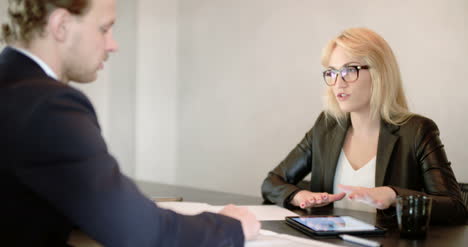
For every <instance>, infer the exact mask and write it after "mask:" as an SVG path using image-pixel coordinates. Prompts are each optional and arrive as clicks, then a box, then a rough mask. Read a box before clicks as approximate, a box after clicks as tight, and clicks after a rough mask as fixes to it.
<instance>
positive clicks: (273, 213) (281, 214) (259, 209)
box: [156, 202, 297, 221]
mask: <svg viewBox="0 0 468 247" xmlns="http://www.w3.org/2000/svg"><path fill="white" fill-rule="evenodd" d="M156 204H157V205H158V206H159V207H161V208H165V209H170V210H172V211H174V212H177V213H179V214H185V215H195V214H199V213H201V212H212V213H217V212H219V211H221V209H222V208H223V207H224V206H213V205H210V204H207V203H201V202H158V203H156ZM239 207H246V208H248V209H249V210H250V211H251V212H252V213H253V214H254V215H255V216H256V217H257V220H259V221H265V220H284V218H285V217H286V216H297V214H296V213H293V212H291V211H289V210H287V209H285V208H282V207H279V206H276V205H245V206H242V205H239Z"/></svg>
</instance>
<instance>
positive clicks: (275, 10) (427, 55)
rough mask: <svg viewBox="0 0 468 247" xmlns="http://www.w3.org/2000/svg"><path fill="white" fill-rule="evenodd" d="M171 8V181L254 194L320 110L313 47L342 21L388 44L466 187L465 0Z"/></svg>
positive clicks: (263, 1) (213, 1)
mask: <svg viewBox="0 0 468 247" xmlns="http://www.w3.org/2000/svg"><path fill="white" fill-rule="evenodd" d="M344 6H345V7H344ZM179 9H180V13H179V30H180V31H179V52H180V55H179V98H178V100H179V105H178V114H179V115H178V124H179V128H178V135H179V139H178V145H177V146H178V152H177V156H178V158H179V162H178V164H177V183H181V184H185V185H191V186H196V187H203V188H210V189H217V190H226V191H231V192H239V193H243V194H251V195H259V191H260V184H261V182H262V180H263V178H264V177H265V175H266V173H267V172H268V171H269V170H270V169H272V168H273V167H274V166H275V165H276V164H278V163H279V162H280V161H281V160H282V159H283V158H284V157H285V155H286V154H287V153H288V152H289V151H290V150H291V149H292V148H293V147H294V146H295V145H296V143H297V142H299V141H300V139H301V138H302V137H303V135H304V134H305V132H306V131H307V130H308V129H309V128H310V127H311V126H312V124H313V122H314V120H315V118H316V117H317V115H318V113H319V112H320V111H321V109H322V104H321V103H322V102H321V96H322V92H323V90H324V83H323V82H322V78H321V71H322V68H321V66H320V63H319V61H320V53H321V49H322V47H323V46H324V45H325V43H326V41H328V40H329V39H330V38H333V37H334V36H335V35H337V34H338V33H339V32H340V31H341V30H343V29H345V28H347V27H353V26H366V27H369V28H371V29H374V30H376V31H377V32H378V33H380V34H382V35H383V37H384V38H386V39H387V41H388V42H389V43H390V45H391V46H392V47H393V49H394V51H395V53H396V55H397V57H398V59H399V62H400V66H401V70H402V73H403V78H404V82H405V87H406V89H407V96H408V98H409V101H410V105H411V110H413V111H414V112H417V113H421V114H423V115H426V116H428V117H430V118H432V119H434V120H435V121H436V122H437V123H438V125H439V127H440V129H441V136H442V140H443V142H444V143H445V145H446V150H447V153H448V156H449V159H450V160H451V161H452V162H453V169H454V171H455V173H456V174H457V177H458V179H459V180H460V181H465V182H467V181H468V168H466V166H465V164H466V162H467V161H468V154H467V152H464V150H463V148H464V142H465V141H464V140H468V130H466V128H465V127H464V123H466V122H467V121H468V117H467V115H466V114H465V112H464V110H465V108H466V107H467V106H468V104H467V103H466V100H464V95H465V91H467V90H468V84H467V83H466V79H465V78H464V76H463V72H462V71H465V70H466V57H467V56H468V45H467V44H468V36H467V33H468V32H467V29H466V28H467V26H468V25H467V24H468V19H467V18H468V17H467V16H468V2H467V1H466V0H453V1H444V0H433V1H427V0H413V1H406V0H396V1H367V0H356V1H353V2H352V3H350V2H349V1H337V0H335V1H303V0H290V1H284V0H236V1H232V0H204V1H191V0H181V1H179Z"/></svg>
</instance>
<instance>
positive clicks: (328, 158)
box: [323, 121, 350, 193]
mask: <svg viewBox="0 0 468 247" xmlns="http://www.w3.org/2000/svg"><path fill="white" fill-rule="evenodd" d="M349 126H350V121H347V122H346V123H345V124H344V125H342V126H340V125H339V124H336V125H335V126H334V129H332V130H331V131H330V138H329V139H327V140H326V144H325V145H326V147H327V149H326V150H328V152H327V153H326V154H325V155H324V158H325V159H324V161H325V163H324V164H326V166H328V167H327V168H326V169H324V170H325V171H324V178H323V181H324V191H325V192H328V193H333V182H334V180H335V172H336V166H337V163H338V158H339V157H340V152H341V149H342V147H343V142H344V140H345V137H346V132H347V131H348V128H349Z"/></svg>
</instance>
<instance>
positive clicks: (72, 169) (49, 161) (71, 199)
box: [0, 0, 260, 247]
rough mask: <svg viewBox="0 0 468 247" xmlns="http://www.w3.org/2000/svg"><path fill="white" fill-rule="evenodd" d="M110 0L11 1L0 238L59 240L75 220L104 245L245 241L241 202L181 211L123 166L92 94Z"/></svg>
mask: <svg viewBox="0 0 468 247" xmlns="http://www.w3.org/2000/svg"><path fill="white" fill-rule="evenodd" d="M114 19H115V0H88V1H86V0H68V1H64V0H44V1H35V0H10V1H9V22H8V24H4V25H3V26H2V34H3V40H4V41H5V42H6V43H7V44H8V45H9V46H8V47H7V48H5V49H4V50H3V52H2V53H1V54H0V116H1V121H0V194H1V197H2V200H1V203H0V228H1V229H2V230H1V231H0V242H1V243H2V246H3V245H5V246H67V239H68V237H69V234H70V232H71V230H72V229H73V228H75V227H77V228H79V229H80V230H81V231H83V232H85V233H86V234H88V235H89V236H90V237H91V238H93V239H95V240H97V241H98V242H100V243H101V244H103V245H105V246H138V247H144V246H243V245H244V240H245V239H249V238H252V237H254V236H255V235H256V234H257V232H258V230H259V228H260V223H259V222H258V221H257V220H256V219H255V216H254V215H253V214H251V213H250V212H248V211H247V210H246V209H242V208H238V207H235V206H228V207H226V208H224V209H223V210H222V211H221V213H220V214H212V213H202V214H199V215H196V216H182V215H178V214H176V213H174V212H172V211H169V210H164V209H161V208H158V207H157V206H156V205H155V204H154V203H153V202H152V201H151V200H149V199H147V198H146V197H144V196H143V195H142V194H141V192H140V191H139V190H138V189H137V187H136V186H135V185H134V183H133V182H132V181H131V180H130V179H129V178H127V177H125V176H124V175H122V174H121V172H120V171H119V167H118V164H117V162H116V161H115V159H114V158H113V157H112V156H111V155H110V154H109V153H108V150H107V147H106V144H105V142H104V140H103V139H102V137H101V134H100V128H99V125H98V122H97V118H96V114H95V111H94V109H93V106H92V105H91V103H90V101H89V100H88V99H87V97H86V96H85V95H83V94H82V93H81V92H80V91H78V90H76V89H74V88H72V87H70V86H68V85H67V84H66V83H67V82H69V81H75V82H91V81H94V80H95V79H96V77H97V71H98V70H99V69H101V68H102V67H103V64H104V62H105V60H106V59H107V58H108V54H109V53H111V52H114V51H116V50H117V44H116V42H115V41H114V40H113V38H112V25H113V23H114Z"/></svg>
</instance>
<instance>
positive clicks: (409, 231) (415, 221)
mask: <svg viewBox="0 0 468 247" xmlns="http://www.w3.org/2000/svg"><path fill="white" fill-rule="evenodd" d="M396 209H397V210H396V211H397V219H398V228H399V229H400V236H401V237H403V238H425V237H426V233H427V230H428V228H429V222H430V220H431V209H432V198H430V197H427V196H419V195H415V196H398V197H397V199H396Z"/></svg>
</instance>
